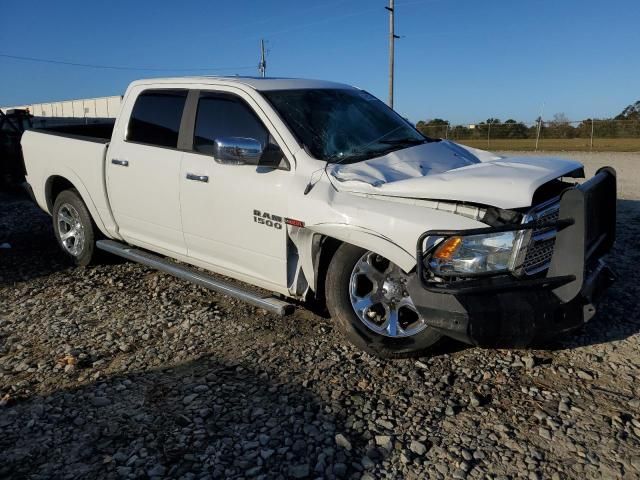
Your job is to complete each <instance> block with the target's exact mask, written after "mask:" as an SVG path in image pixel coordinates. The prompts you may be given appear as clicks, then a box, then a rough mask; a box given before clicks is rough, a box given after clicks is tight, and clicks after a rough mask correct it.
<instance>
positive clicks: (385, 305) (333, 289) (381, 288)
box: [326, 244, 441, 358]
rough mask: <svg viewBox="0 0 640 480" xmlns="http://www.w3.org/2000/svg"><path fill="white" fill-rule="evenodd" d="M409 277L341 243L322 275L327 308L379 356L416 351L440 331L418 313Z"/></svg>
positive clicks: (356, 341)
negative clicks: (324, 279)
mask: <svg viewBox="0 0 640 480" xmlns="http://www.w3.org/2000/svg"><path fill="white" fill-rule="evenodd" d="M408 279H409V277H408V275H407V274H405V273H404V272H403V271H402V270H401V269H400V267H398V266H397V265H395V264H394V263H392V262H390V261H389V260H387V259H386V258H384V257H382V256H380V255H378V254H376V253H374V252H370V251H367V250H364V249H362V248H359V247H356V246H353V245H348V244H343V245H342V246H340V248H339V249H338V250H337V252H336V254H335V255H334V257H333V259H332V260H331V264H330V266H329V270H328V272H327V280H326V298H327V307H328V309H329V312H330V313H331V316H332V317H333V318H334V319H335V320H336V321H337V323H338V326H339V328H340V330H341V331H342V332H343V334H344V335H345V336H346V337H347V339H348V340H349V341H351V342H352V343H353V344H355V345H356V346H358V347H360V348H361V349H363V350H366V351H367V352H369V353H372V354H374V355H377V356H379V357H383V358H404V357H413V356H419V355H420V354H422V353H424V351H425V349H427V348H429V347H430V346H432V345H433V344H435V343H436V342H437V341H438V340H439V339H440V338H441V335H440V334H439V333H438V332H437V331H435V330H433V328H431V327H429V326H428V325H427V324H426V322H425V320H424V318H423V317H422V316H421V315H420V314H419V313H418V310H417V309H416V307H415V305H414V304H413V301H412V300H411V296H410V295H409V293H408V292H407V289H406V284H407V281H408Z"/></svg>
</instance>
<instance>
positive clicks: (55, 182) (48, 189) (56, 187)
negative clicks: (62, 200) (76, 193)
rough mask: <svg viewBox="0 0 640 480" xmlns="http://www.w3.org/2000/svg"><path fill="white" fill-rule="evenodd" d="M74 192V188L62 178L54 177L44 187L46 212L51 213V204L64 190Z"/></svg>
mask: <svg viewBox="0 0 640 480" xmlns="http://www.w3.org/2000/svg"><path fill="white" fill-rule="evenodd" d="M72 189H73V190H75V189H76V187H75V186H74V185H73V183H71V182H70V181H69V180H67V179H66V178H64V177H61V176H59V175H54V176H52V177H50V178H49V179H48V180H47V183H46V186H45V198H46V199H47V210H48V211H49V213H53V204H54V203H55V202H56V198H58V195H60V194H61V193H62V192H63V191H65V190H72Z"/></svg>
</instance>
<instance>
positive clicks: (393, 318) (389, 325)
mask: <svg viewBox="0 0 640 480" xmlns="http://www.w3.org/2000/svg"><path fill="white" fill-rule="evenodd" d="M382 327H383V328H384V329H385V330H386V332H387V335H389V336H390V337H395V336H397V335H398V332H399V330H402V329H401V328H400V324H399V322H398V310H395V309H394V310H391V311H389V315H388V317H387V321H386V322H385V323H384V325H383V326H382Z"/></svg>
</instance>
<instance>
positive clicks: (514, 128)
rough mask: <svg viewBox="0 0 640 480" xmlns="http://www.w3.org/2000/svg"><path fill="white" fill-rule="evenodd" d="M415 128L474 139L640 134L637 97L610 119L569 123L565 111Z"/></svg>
mask: <svg viewBox="0 0 640 480" xmlns="http://www.w3.org/2000/svg"><path fill="white" fill-rule="evenodd" d="M416 127H417V129H418V130H420V131H421V132H422V133H423V134H425V135H427V136H439V137H447V138H453V139H473V138H478V139H480V138H488V137H491V138H506V139H518V138H536V136H538V130H540V136H541V137H546V138H589V137H590V136H592V135H593V136H596V137H610V138H637V137H640V100H638V101H637V102H635V103H633V104H631V105H629V106H628V107H626V108H625V109H624V110H623V111H622V112H621V113H620V114H618V115H616V116H615V117H613V118H605V119H591V118H587V119H584V120H581V121H579V122H570V121H569V119H568V118H567V116H566V115H565V114H564V113H556V114H555V115H554V116H553V120H548V121H543V120H542V119H541V118H538V119H536V121H535V122H533V123H530V124H525V123H524V122H521V121H517V120H514V119H512V118H510V119H508V120H506V121H504V122H503V121H501V120H500V119H499V118H493V117H492V118H488V119H487V120H485V121H483V122H480V123H477V124H475V125H452V124H451V123H450V122H448V121H447V120H444V119H442V118H434V119H432V120H426V121H424V120H421V121H419V122H418V123H417V124H416Z"/></svg>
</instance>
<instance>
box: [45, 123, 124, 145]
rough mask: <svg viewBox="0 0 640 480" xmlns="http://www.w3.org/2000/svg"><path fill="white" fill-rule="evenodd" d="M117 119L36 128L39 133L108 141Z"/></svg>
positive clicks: (99, 141) (101, 141)
mask: <svg viewBox="0 0 640 480" xmlns="http://www.w3.org/2000/svg"><path fill="white" fill-rule="evenodd" d="M114 124H115V120H113V121H104V122H100V123H88V124H68V125H55V126H50V127H49V126H47V127H40V128H34V129H33V130H35V131H37V132H39V133H49V134H52V135H60V136H64V137H70V138H75V139H78V140H86V141H90V142H97V143H107V142H109V140H111V135H112V133H113V127H114Z"/></svg>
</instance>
